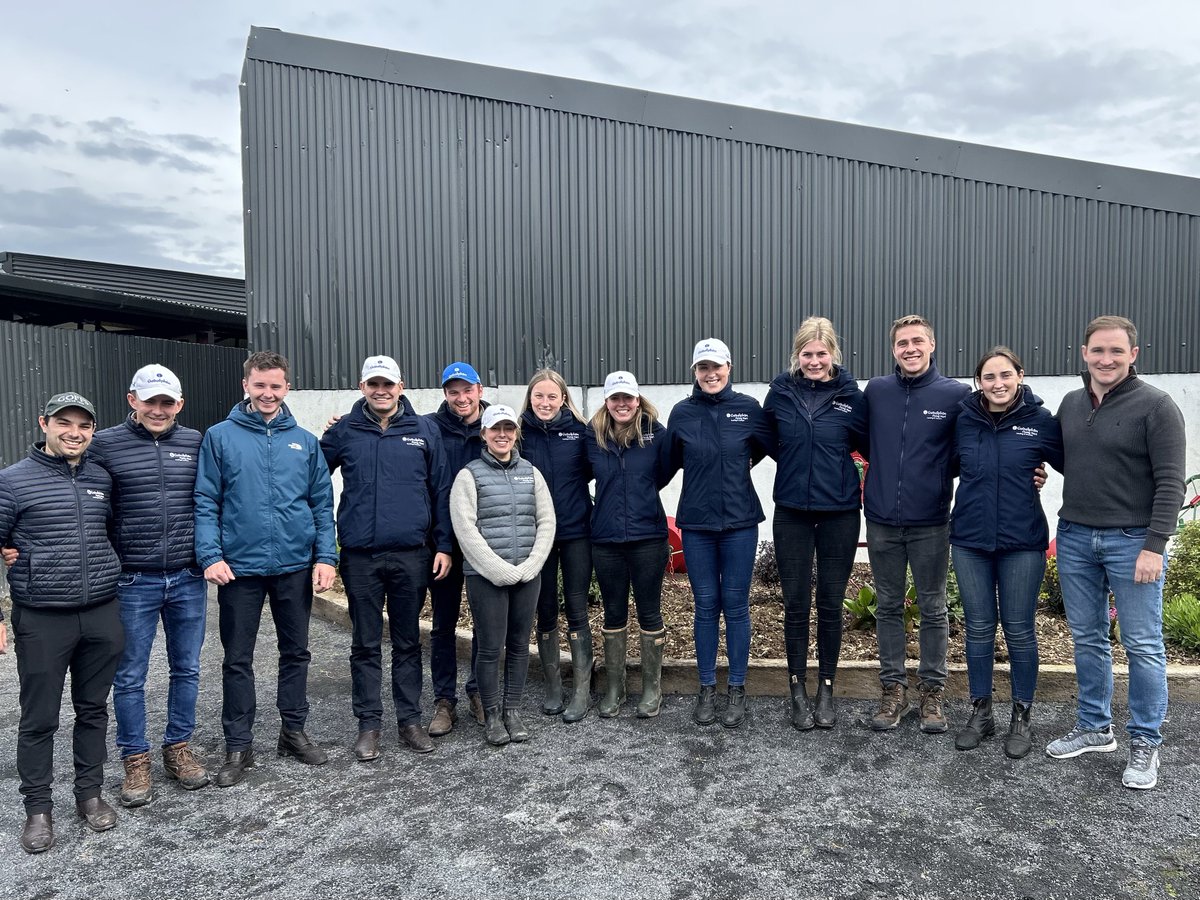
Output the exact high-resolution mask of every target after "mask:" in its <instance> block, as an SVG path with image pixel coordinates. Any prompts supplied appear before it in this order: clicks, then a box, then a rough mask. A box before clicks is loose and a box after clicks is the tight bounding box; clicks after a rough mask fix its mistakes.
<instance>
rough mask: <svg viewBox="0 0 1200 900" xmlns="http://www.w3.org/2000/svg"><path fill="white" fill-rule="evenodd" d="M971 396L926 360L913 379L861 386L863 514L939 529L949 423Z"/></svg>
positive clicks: (949, 462) (944, 510)
mask: <svg viewBox="0 0 1200 900" xmlns="http://www.w3.org/2000/svg"><path fill="white" fill-rule="evenodd" d="M970 393H971V389H970V388H969V387H967V386H966V385H965V384H959V383H958V382H957V381H955V380H954V379H953V378H947V377H945V376H944V375H942V374H941V373H940V372H938V370H937V365H936V364H935V363H934V362H933V361H932V360H930V363H929V368H928V369H926V370H925V372H924V373H922V374H921V375H918V376H917V377H916V378H908V377H905V376H904V375H901V374H900V367H899V366H896V371H895V373H894V374H892V375H880V376H879V377H877V378H872V379H871V380H870V381H869V382H867V389H866V391H864V392H863V395H864V397H865V398H866V401H867V426H868V430H869V433H870V453H869V454H867V459H868V461H869V462H870V464H871V467H870V468H869V469H868V470H867V484H866V502H865V508H864V514H865V515H866V517H867V520H868V521H870V522H877V523H879V524H880V525H892V526H896V527H900V526H908V527H920V526H928V525H945V524H946V522H948V521H949V519H950V496H951V493H952V489H953V484H954V462H953V459H952V457H953V452H954V422H955V420H956V419H957V418H958V413H959V410H960V407H959V403H960V401H961V400H962V399H963V398H964V397H966V396H967V395H968V394H970Z"/></svg>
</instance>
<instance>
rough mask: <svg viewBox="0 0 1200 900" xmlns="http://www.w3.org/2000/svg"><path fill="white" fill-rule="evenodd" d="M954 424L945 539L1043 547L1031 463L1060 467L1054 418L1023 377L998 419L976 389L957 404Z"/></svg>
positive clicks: (993, 546) (1046, 538)
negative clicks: (953, 478) (953, 476)
mask: <svg viewBox="0 0 1200 900" xmlns="http://www.w3.org/2000/svg"><path fill="white" fill-rule="evenodd" d="M960 406H961V408H962V412H960V413H959V415H958V422H957V424H956V425H955V430H954V452H955V458H956V460H957V462H958V469H959V475H958V478H959V481H958V491H957V493H956V494H955V495H954V514H953V515H952V516H951V518H950V543H952V544H955V545H957V546H959V547H969V548H971V549H973V550H986V551H997V550H1038V551H1042V550H1045V549H1046V547H1047V546H1049V544H1050V530H1049V528H1048V526H1047V524H1046V513H1045V512H1044V511H1043V509H1042V501H1041V499H1040V497H1039V495H1038V492H1037V489H1036V488H1035V487H1034V484H1033V470H1034V469H1036V468H1037V467H1038V466H1040V465H1041V464H1042V463H1043V462H1048V463H1050V465H1052V466H1054V468H1056V469H1058V470H1059V471H1060V472H1061V471H1062V467H1063V442H1062V431H1061V429H1060V428H1059V424H1058V420H1057V419H1056V418H1054V416H1053V415H1052V414H1051V413H1050V411H1049V410H1047V409H1046V408H1045V406H1043V405H1042V401H1041V398H1039V397H1037V396H1036V395H1035V394H1034V393H1033V391H1032V390H1030V388H1029V386H1028V385H1021V396H1020V397H1019V398H1017V400H1016V402H1015V403H1014V404H1013V406H1012V407H1011V408H1009V409H1008V410H1007V411H1006V412H1005V413H1004V415H1002V416H1001V417H1000V420H999V421H998V422H996V421H994V420H993V419H992V417H991V415H990V414H988V413H987V412H986V410H985V409H984V404H983V397H982V392H981V391H975V392H974V393H973V394H971V395H970V396H968V397H967V398H966V399H965V400H963V401H962V403H961V404H960Z"/></svg>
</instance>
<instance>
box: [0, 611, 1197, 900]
mask: <svg viewBox="0 0 1200 900" xmlns="http://www.w3.org/2000/svg"><path fill="white" fill-rule="evenodd" d="M216 624H217V622H216V607H215V604H211V605H210V610H209V629H208V641H207V644H206V646H205V649H204V655H203V666H204V671H203V674H202V685H201V694H200V701H199V711H198V720H199V724H198V728H197V731H196V734H195V738H194V743H195V744H196V745H197V746H198V747H199V748H200V749H201V750H202V751H204V752H205V753H206V754H207V755H208V758H209V761H210V762H211V763H212V764H214V766H215V765H216V764H219V762H220V760H221V758H222V754H223V751H224V748H223V743H222V736H221V728H220V701H221V696H220V695H221V690H220V659H221V653H220V642H219V640H218V637H217V630H216ZM258 646H259V653H258V656H257V660H256V666H257V673H258V684H259V722H258V724H257V726H256V749H257V750H258V753H259V762H258V767H257V768H256V769H255V770H254V771H253V772H252V773H251V774H250V776H249V777H248V778H247V779H246V781H244V782H243V783H242V784H240V785H237V786H235V787H233V788H228V789H223V790H222V789H217V788H215V787H208V788H205V789H202V790H199V791H195V792H187V791H184V790H183V789H182V788H180V787H179V786H178V785H176V784H174V783H169V782H167V781H166V780H165V776H164V775H163V770H162V763H161V757H160V756H159V755H158V754H157V753H156V754H155V760H154V778H155V787H156V799H155V800H154V802H153V803H151V804H149V805H148V806H145V807H142V808H139V809H136V810H124V809H119V816H120V821H119V824H118V826H117V827H116V828H115V829H113V830H112V831H109V832H105V833H103V834H92V833H91V832H89V831H88V830H87V829H86V828H85V827H84V825H83V823H82V822H81V821H80V820H78V819H77V818H76V817H75V815H74V809H73V804H72V800H71V793H70V774H69V773H70V766H71V748H70V729H71V720H72V715H71V712H70V707H69V703H68V704H66V705H65V706H64V710H63V717H62V728H61V729H60V731H59V740H58V741H57V746H56V750H55V771H56V772H57V773H58V774H59V778H60V780H59V782H58V783H57V784H56V791H55V795H56V798H57V801H58V803H59V805H58V807H57V808H56V826H57V827H56V832H57V837H58V842H57V844H56V846H55V847H54V848H53V849H52V850H50V851H49V852H48V853H44V854H41V855H38V856H28V855H26V854H25V853H24V852H23V851H22V850H21V849H20V847H19V845H18V843H17V835H18V833H19V830H20V827H21V825H22V823H23V821H24V813H23V811H22V808H21V800H20V795H19V793H18V790H17V788H18V781H17V774H16V766H15V743H16V730H17V721H18V716H19V711H18V707H17V702H16V697H17V678H16V667H15V664H14V659H13V655H12V653H11V652H10V653H9V655H7V656H4V657H0V691H2V692H3V696H5V697H7V698H8V702H7V703H5V704H4V705H3V710H2V711H0V798H3V802H2V803H0V896H4V897H14V898H55V900H67V898H109V897H112V898H126V897H128V898H144V900H156V898H163V900H167V898H170V900H184V898H193V897H195V898H200V897H204V898H221V897H272V898H274V897H279V898H289V897H297V898H350V897H354V898H360V897H364V896H374V897H391V896H396V897H401V896H413V897H433V896H439V897H545V898H550V897H571V898H583V897H587V898H591V897H660V898H687V897H714V898H715V897H853V898H894V897H912V898H935V897H936V898H942V897H945V898H957V897H998V898H1023V897H1034V898H1069V897H1070V898H1074V897H1164V898H1189V897H1191V898H1200V738H1198V737H1197V735H1198V734H1200V707H1198V706H1197V705H1194V704H1182V703H1177V704H1174V705H1173V706H1172V707H1171V714H1170V720H1169V722H1168V724H1167V726H1166V729H1165V735H1166V740H1167V743H1166V745H1165V746H1164V749H1163V769H1162V773H1161V779H1160V782H1159V786H1158V789H1157V790H1153V791H1131V790H1128V789H1125V788H1123V787H1121V784H1120V777H1121V770H1122V768H1123V766H1124V763H1125V752H1126V748H1127V740H1126V739H1125V737H1124V735H1123V734H1122V735H1121V737H1120V740H1121V750H1120V752H1118V753H1111V754H1090V755H1086V756H1084V757H1081V758H1078V759H1075V760H1069V761H1056V760H1051V759H1049V758H1047V757H1045V756H1044V755H1043V754H1042V753H1041V752H1040V749H1035V752H1034V754H1032V755H1031V756H1029V757H1028V758H1027V759H1025V760H1022V761H1015V762H1014V761H1011V760H1008V759H1006V758H1005V757H1004V755H1003V753H1002V751H1001V743H1000V740H999V739H992V740H989V741H987V742H985V743H984V745H983V746H982V747H981V748H979V749H978V750H976V751H973V752H969V753H960V752H957V751H955V749H954V745H953V729H952V730H951V732H950V733H949V734H946V735H938V736H930V735H925V734H922V733H921V732H920V731H919V730H918V728H917V723H916V720H915V718H913V717H909V718H908V719H906V720H905V721H904V722H903V723H902V725H901V727H900V728H899V729H898V730H897V731H896V732H894V733H890V734H875V733H873V732H871V731H870V730H869V728H868V727H867V726H866V724H865V720H866V718H867V717H868V716H869V715H870V713H871V711H872V709H873V704H872V703H871V702H870V701H865V700H844V701H841V702H840V707H839V709H840V721H839V724H838V726H837V727H836V728H835V729H833V730H831V731H812V732H807V733H799V732H796V731H794V730H792V729H791V728H790V727H789V726H788V725H787V724H786V714H787V705H786V701H785V700H784V699H782V698H752V700H751V714H750V717H749V719H748V721H747V722H746V724H745V725H744V726H743V727H742V728H741V729H738V730H735V731H726V730H725V729H723V728H722V727H721V726H720V725H715V726H712V727H709V728H705V729H701V728H699V727H697V726H695V725H694V724H692V722H691V717H690V713H691V700H690V698H688V697H683V696H673V697H669V698H668V699H667V701H666V703H665V705H664V708H663V712H662V715H661V716H660V717H659V718H658V719H655V720H638V719H636V718H635V717H634V715H633V706H634V702H633V701H632V700H631V701H630V702H629V703H627V705H626V707H625V708H624V709H623V710H622V714H621V716H620V717H619V718H617V719H611V720H601V719H598V718H596V717H595V714H594V713H593V714H592V715H591V716H589V717H588V718H587V719H586V720H584V721H583V722H580V723H577V724H574V725H565V724H563V723H562V722H561V721H559V720H558V719H557V718H550V717H545V716H542V715H541V714H540V712H539V703H540V694H541V691H540V684H538V683H537V682H536V681H535V680H531V683H530V686H529V690H528V692H527V696H526V700H525V704H524V709H523V712H524V714H525V718H526V720H527V722H528V723H529V724H530V726H531V730H532V732H533V734H532V739H531V740H530V741H529V742H528V743H526V744H523V745H510V746H508V747H506V748H503V749H493V748H489V747H487V746H486V745H485V743H484V740H483V731H482V729H481V728H479V727H477V726H475V725H474V724H472V723H470V722H468V721H465V720H464V719H460V720H459V724H458V726H457V727H456V729H455V730H454V732H452V733H451V734H450V735H448V736H446V737H444V738H440V739H438V740H437V749H436V750H435V752H433V753H432V754H429V755H427V756H417V755H414V754H412V753H410V752H408V751H407V750H404V749H402V748H398V747H397V746H396V744H395V726H394V723H390V724H389V727H388V728H387V729H386V730H385V733H384V737H385V747H384V755H383V756H382V758H381V759H379V760H378V761H376V762H374V763H367V764H364V763H359V762H356V761H355V759H354V757H353V754H352V752H351V749H350V748H351V744H352V742H353V739H354V736H355V730H356V723H355V720H354V718H353V716H352V714H351V712H350V676H349V667H348V662H347V656H348V652H349V634H348V632H346V631H345V630H344V629H343V628H341V627H339V626H336V625H333V624H330V623H328V622H325V621H319V620H314V622H313V625H312V650H313V662H312V668H311V671H310V678H309V695H310V702H311V705H312V712H311V715H310V718H309V725H308V730H309V733H310V734H311V735H312V736H313V738H314V739H315V740H316V741H318V742H319V743H320V744H321V745H322V746H324V747H326V748H327V749H328V750H329V753H330V761H329V764H328V765H326V766H323V767H315V768H314V767H307V766H303V765H301V764H300V763H298V762H295V761H293V760H290V759H279V758H277V757H276V755H275V752H274V744H275V739H276V735H277V730H278V715H277V713H276V712H275V709H274V678H275V662H274V633H273V629H272V626H271V624H270V617H269V615H267V616H264V625H263V631H262V634H261V635H260V638H259V645H258ZM387 652H388V651H387V649H386V648H385V654H386V653H387ZM150 679H151V680H150V684H151V691H150V696H149V707H150V710H149V718H150V722H151V724H152V728H159V729H161V727H162V723H163V709H164V704H165V700H166V683H167V678H166V660H165V655H164V653H163V651H162V639H161V635H160V638H159V640H158V642H156V649H155V654H154V658H153V661H152V665H151V676H150ZM431 706H432V701H431V700H430V699H429V698H428V697H426V701H425V709H426V716H428V715H429V712H430V708H431ZM464 706H465V704H464ZM949 713H950V715H951V717H952V721H954V722H956V723H961V722H962V721H963V720H964V719H965V718H966V715H967V704H966V703H965V702H960V701H955V702H952V703H950V704H949ZM1116 714H1117V720H1118V722H1123V721H1124V709H1122V708H1118V709H1117V710H1116ZM1005 721H1007V719H1006V717H1005ZM1034 721H1035V729H1036V739H1037V740H1038V747H1039V748H1040V746H1041V745H1042V744H1044V742H1045V740H1046V739H1048V738H1049V737H1053V736H1056V735H1058V734H1059V733H1062V732H1064V731H1066V730H1067V729H1068V728H1069V727H1070V726H1071V725H1072V723H1073V714H1072V709H1071V706H1070V705H1069V704H1063V703H1044V704H1040V705H1038V706H1037V707H1035V712H1034ZM112 727H113V726H112V724H111V723H110V729H111V728H112ZM110 740H111V734H110ZM151 743H152V744H153V743H155V741H154V740H153V739H152V740H151ZM111 752H112V753H113V755H114V759H112V760H110V761H109V763H108V765H107V767H106V770H105V775H106V777H105V796H106V797H107V798H108V799H109V800H110V802H113V803H114V805H115V804H116V800H117V793H118V791H119V787H120V780H121V770H120V763H119V761H117V760H116V759H115V749H114V750H113V751H111Z"/></svg>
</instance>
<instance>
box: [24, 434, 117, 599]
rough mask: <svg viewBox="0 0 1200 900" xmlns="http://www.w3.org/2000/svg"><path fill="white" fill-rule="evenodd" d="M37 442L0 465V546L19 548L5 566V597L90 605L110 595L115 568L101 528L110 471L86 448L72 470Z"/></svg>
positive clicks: (114, 589)
mask: <svg viewBox="0 0 1200 900" xmlns="http://www.w3.org/2000/svg"><path fill="white" fill-rule="evenodd" d="M43 446H44V445H43V444H37V445H36V446H34V448H33V449H32V450H30V451H29V456H27V457H26V458H25V459H23V460H21V461H20V462H18V463H14V464H13V465H11V466H9V467H8V468H7V469H5V470H4V471H2V472H0V546H4V547H16V548H17V550H18V551H19V553H20V555H19V556H18V557H17V562H16V564H15V565H14V566H13V567H12V568H11V569H9V571H8V584H9V587H10V588H12V599H13V603H14V604H16V605H18V606H26V607H37V608H42V609H64V608H66V609H70V608H79V609H83V608H86V607H89V606H98V605H99V604H101V603H105V602H107V601H109V600H112V599H113V598H114V597H116V596H117V576H118V575H119V574H120V573H121V563H120V561H119V560H118V559H117V551H116V550H114V549H113V545H112V543H111V542H110V541H109V534H108V528H109V520H110V518H111V515H112V507H111V506H110V503H111V494H112V477H111V476H110V475H109V474H108V472H106V471H105V470H104V469H103V468H101V467H100V466H98V465H96V463H95V462H94V461H93V460H92V459H91V458H90V454H86V453H85V454H84V456H83V459H82V460H81V461H80V463H79V465H78V466H76V467H75V468H74V469H72V468H71V466H70V465H69V464H68V463H67V461H66V460H65V459H63V458H62V457H58V456H50V455H49V454H47V453H45V452H44V451H43V450H42V447H43Z"/></svg>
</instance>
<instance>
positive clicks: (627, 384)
mask: <svg viewBox="0 0 1200 900" xmlns="http://www.w3.org/2000/svg"><path fill="white" fill-rule="evenodd" d="M613 394H628V395H629V396H630V397H640V396H642V392H641V391H640V390H639V389H638V383H637V379H636V378H634V377H633V373H632V372H610V373H609V375H608V377H607V378H605V379H604V399H605V400H607V399H608V398H609V397H611V396H612V395H613Z"/></svg>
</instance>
